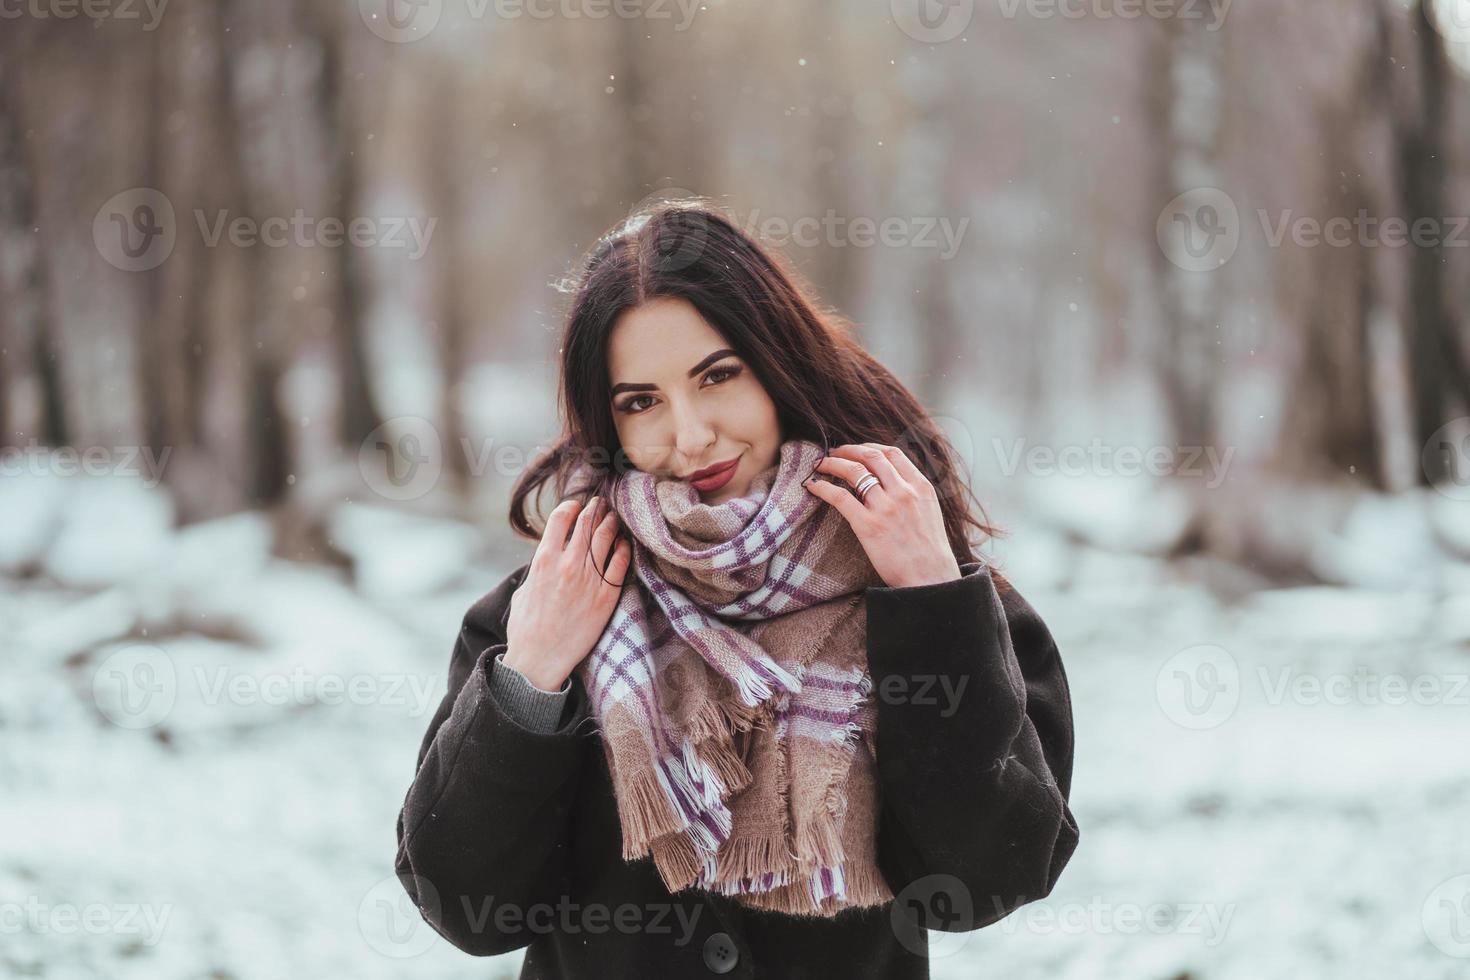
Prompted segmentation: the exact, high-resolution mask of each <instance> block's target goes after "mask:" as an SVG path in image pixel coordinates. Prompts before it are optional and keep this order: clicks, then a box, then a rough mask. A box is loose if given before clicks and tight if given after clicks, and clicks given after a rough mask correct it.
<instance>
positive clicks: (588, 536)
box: [567, 497, 602, 555]
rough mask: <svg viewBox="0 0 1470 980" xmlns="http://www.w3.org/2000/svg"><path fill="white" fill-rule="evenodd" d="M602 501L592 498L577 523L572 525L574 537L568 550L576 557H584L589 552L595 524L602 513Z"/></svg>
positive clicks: (568, 543) (568, 544) (569, 542)
mask: <svg viewBox="0 0 1470 980" xmlns="http://www.w3.org/2000/svg"><path fill="white" fill-rule="evenodd" d="M601 508H602V501H601V500H599V499H598V498H597V497H592V498H591V499H590V500H588V501H587V503H586V504H585V505H583V507H582V511H581V513H579V514H578V515H577V522H576V523H575V524H573V525H572V537H571V540H569V541H568V542H567V548H568V549H569V550H570V551H571V553H572V554H574V555H582V554H585V553H586V551H587V547H588V544H589V543H590V542H591V540H592V526H593V522H594V521H595V520H597V518H598V516H599V514H600V513H601Z"/></svg>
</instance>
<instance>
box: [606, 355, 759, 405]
mask: <svg viewBox="0 0 1470 980" xmlns="http://www.w3.org/2000/svg"><path fill="white" fill-rule="evenodd" d="M734 353H735V351H733V350H731V349H730V348H728V347H722V348H721V349H719V350H717V351H715V352H714V353H713V354H710V355H709V356H708V357H706V358H705V359H704V360H702V361H700V362H699V363H698V364H696V365H694V367H692V368H690V369H689V373H688V377H691V378H692V377H694V376H695V375H696V374H698V373H699V372H701V371H703V370H704V369H705V368H707V367H709V366H710V365H711V364H713V363H715V361H718V360H719V359H720V358H722V357H729V356H730V355H731V354H734ZM657 390H658V385H651V384H646V383H638V384H634V383H632V382H630V381H623V382H619V383H618V384H615V385H613V387H612V391H611V392H610V394H613V395H617V394H621V393H622V392H625V391H657Z"/></svg>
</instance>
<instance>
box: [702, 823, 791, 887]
mask: <svg viewBox="0 0 1470 980" xmlns="http://www.w3.org/2000/svg"><path fill="white" fill-rule="evenodd" d="M794 858H795V855H793V854H792V853H791V851H790V850H789V849H788V848H787V845H786V836H785V834H784V833H783V834H782V835H781V836H780V837H736V838H731V839H730V840H727V841H725V843H724V844H722V845H720V850H719V853H718V854H716V855H715V877H716V878H718V879H721V880H724V881H733V882H742V883H743V882H746V881H756V880H759V879H760V878H761V877H762V876H763V875H765V874H767V873H775V874H776V875H777V876H778V879H777V881H776V882H775V884H778V885H781V884H785V883H786V882H787V880H789V875H790V873H791V872H792V871H794V870H795V869H796V867H797V865H796V862H795V860H794ZM735 887H736V886H734V885H732V886H729V888H728V889H721V890H722V891H725V893H726V894H730V893H731V892H733V891H734V890H735Z"/></svg>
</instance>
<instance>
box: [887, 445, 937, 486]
mask: <svg viewBox="0 0 1470 980" xmlns="http://www.w3.org/2000/svg"><path fill="white" fill-rule="evenodd" d="M878 448H880V449H882V450H883V454H884V455H885V456H887V457H888V460H889V462H891V463H892V464H893V468H894V469H896V470H898V475H899V476H901V477H903V478H904V479H905V480H907V481H909V483H912V484H913V485H914V486H916V487H917V486H922V485H923V484H925V483H928V482H929V478H928V477H927V476H925V475H924V471H923V470H921V469H919V467H918V466H917V465H916V464H915V463H914V461H913V460H912V459H909V454H908V453H907V452H905V451H904V450H902V449H900V448H898V447H897V446H879V447H878Z"/></svg>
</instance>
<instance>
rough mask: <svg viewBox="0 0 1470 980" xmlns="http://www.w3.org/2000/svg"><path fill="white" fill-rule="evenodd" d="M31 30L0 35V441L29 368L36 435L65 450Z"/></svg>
mask: <svg viewBox="0 0 1470 980" xmlns="http://www.w3.org/2000/svg"><path fill="white" fill-rule="evenodd" d="M36 30H37V24H36V22H35V21H33V20H32V21H24V22H16V21H11V22H8V23H7V25H6V27H5V31H4V33H3V34H0V300H3V304H0V305H3V307H4V310H3V315H0V331H3V332H0V347H5V348H7V349H8V350H9V352H10V354H11V355H12V356H13V361H12V362H11V363H8V364H7V365H5V366H4V367H3V368H0V383H3V384H4V385H5V390H4V391H3V392H0V440H3V439H5V438H8V436H9V425H10V424H13V423H12V422H11V420H10V417H9V416H10V413H11V412H12V411H16V410H17V409H16V406H14V405H11V404H10V396H11V393H12V391H13V390H14V389H13V388H12V387H11V382H12V379H18V378H21V377H25V376H26V372H27V370H28V369H29V372H30V374H31V376H32V378H33V380H34V384H35V391H36V393H37V395H38V398H37V400H38V402H39V404H38V405H37V406H35V410H34V413H35V415H36V416H37V421H38V422H39V426H40V432H39V438H40V440H41V441H42V442H44V443H46V444H47V445H51V446H63V445H66V444H67V443H68V442H69V441H70V439H71V427H70V425H69V424H68V419H67V406H66V398H65V394H64V392H63V391H62V382H61V370H60V364H59V362H58V356H59V346H58V343H57V339H56V332H55V327H56V318H55V314H54V310H53V306H52V302H51V295H50V283H51V276H50V270H49V269H48V267H47V253H46V248H45V243H44V238H43V237H42V230H41V228H40V226H39V221H38V216H37V205H36V197H37V193H36V187H35V185H34V183H33V182H32V175H33V174H34V175H40V174H42V173H44V172H45V171H44V170H43V169H41V167H40V164H41V163H42V161H40V160H38V159H35V157H34V155H33V153H32V152H31V151H30V150H29V149H28V147H27V145H26V135H25V134H26V131H27V127H26V125H25V121H24V120H25V105H26V89H25V86H24V82H23V80H22V79H21V77H20V66H19V53H20V52H22V51H26V50H30V49H31V48H32V47H33V45H34V44H35V41H36V38H35V34H36ZM27 354H28V355H29V356H27ZM7 360H9V359H7ZM28 387H29V386H28ZM15 421H17V422H19V421H21V419H16V420H15Z"/></svg>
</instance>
